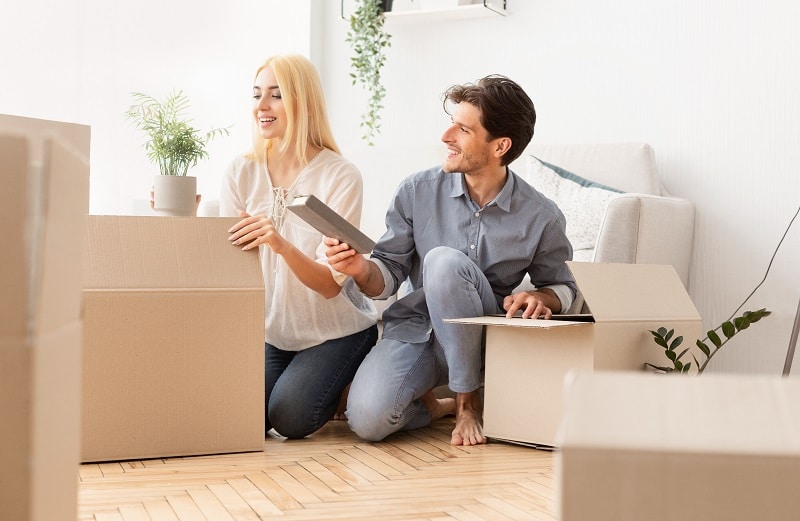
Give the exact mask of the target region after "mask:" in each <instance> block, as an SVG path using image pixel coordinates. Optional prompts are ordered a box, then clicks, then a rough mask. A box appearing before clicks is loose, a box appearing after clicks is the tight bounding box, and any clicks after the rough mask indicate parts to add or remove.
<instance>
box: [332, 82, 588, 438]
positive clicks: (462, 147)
mask: <svg viewBox="0 0 800 521" xmlns="http://www.w3.org/2000/svg"><path fill="white" fill-rule="evenodd" d="M444 104H445V111H446V112H448V114H451V116H452V117H451V119H452V125H451V126H450V127H449V128H448V129H447V130H446V131H445V133H444V135H443V136H442V141H443V142H444V143H445V144H446V145H447V157H446V159H445V162H444V164H443V165H442V167H441V168H433V169H430V170H426V171H423V172H420V173H418V174H415V175H412V176H410V177H408V178H407V179H405V180H404V181H403V182H402V183H401V185H400V187H399V188H398V189H397V192H396V193H395V196H394V200H393V201H392V204H391V206H390V207H389V210H388V211H387V214H386V224H387V231H386V233H385V234H384V235H383V237H382V238H381V239H380V241H379V242H378V244H377V245H376V246H375V249H374V251H373V253H372V255H371V257H370V259H367V258H365V257H364V256H362V255H358V254H356V252H355V251H354V250H352V249H350V247H349V245H347V244H340V243H339V241H337V240H335V239H330V238H326V239H325V241H326V244H327V255H328V262H329V263H330V264H331V266H332V267H333V268H334V269H335V270H337V271H339V272H341V273H345V274H347V275H350V276H352V278H353V279H354V281H355V282H356V284H357V285H358V286H359V288H360V289H361V291H363V292H364V293H365V294H367V295H369V296H371V297H373V298H376V299H384V298H386V297H388V296H390V295H393V294H394V293H396V292H397V290H398V288H399V286H400V284H401V283H403V282H404V281H405V280H406V279H408V284H409V286H410V293H408V294H407V295H405V296H403V297H402V298H400V299H398V300H397V302H395V303H394V304H392V305H391V306H389V307H388V308H387V309H386V310H385V311H384V313H383V323H384V329H383V335H382V338H381V340H380V341H379V342H378V344H377V345H376V346H375V347H374V348H373V349H372V351H371V352H370V353H369V354H368V355H367V357H366V359H365V360H364V361H363V362H362V364H361V366H360V367H359V369H358V371H357V373H356V376H355V379H354V380H353V383H352V385H351V388H350V394H349V398H348V402H347V418H348V421H349V423H350V427H351V428H352V429H353V431H354V432H355V433H356V434H358V435H359V436H360V437H362V438H364V439H367V440H372V441H378V440H382V439H383V438H385V437H386V436H388V435H389V434H391V433H393V432H396V431H398V430H401V429H414V428H419V427H423V426H426V425H429V424H430V422H431V421H434V420H436V419H438V418H441V417H442V416H445V415H447V414H452V413H455V415H456V423H455V428H454V429H453V433H452V436H451V440H450V441H451V443H452V444H453V445H475V444H479V443H485V441H486V438H485V437H484V436H483V432H482V404H481V399H480V395H479V387H480V385H481V367H482V358H483V356H482V355H483V345H482V336H483V335H482V326H475V325H463V324H452V323H447V322H445V321H444V320H446V319H449V318H460V317H474V316H483V315H485V314H490V313H502V312H504V311H505V312H506V316H508V317H512V316H513V315H514V314H515V312H517V311H518V310H522V317H523V318H534V319H535V318H544V319H549V318H550V317H551V316H552V314H553V313H559V312H561V311H562V310H564V311H566V310H567V309H568V308H569V306H570V304H571V303H572V300H573V299H574V297H575V293H576V286H575V282H574V279H573V278H572V276H571V274H570V273H569V270H568V268H567V266H566V264H565V261H567V260H570V259H571V258H572V247H571V245H570V243H569V240H568V239H567V237H566V235H565V228H566V222H565V219H564V216H563V214H562V213H561V212H560V211H559V209H558V208H557V207H556V206H555V204H554V203H553V202H552V201H550V200H549V199H547V198H545V197H544V196H543V195H542V194H540V193H539V192H537V191H536V190H535V189H534V188H533V187H531V186H530V185H528V184H527V183H525V182H524V181H523V180H522V179H521V178H519V177H518V176H517V175H516V174H514V173H513V172H511V171H510V170H509V169H508V168H507V165H508V164H509V163H510V162H511V161H513V160H514V159H516V158H517V157H519V156H520V154H521V153H522V151H523V150H524V149H525V147H526V146H527V145H528V142H529V141H530V139H531V137H532V136H533V127H534V124H535V122H536V112H535V110H534V106H533V102H531V100H530V98H529V97H528V95H527V94H526V93H525V91H524V90H523V89H522V88H521V87H520V86H519V85H517V84H516V83H515V82H513V81H512V80H510V79H508V78H506V77H504V76H496V75H493V76H487V77H485V78H483V79H481V80H479V81H478V83H477V84H474V85H473V84H466V85H457V86H453V87H451V88H450V89H449V90H448V91H447V92H446V93H445V95H444ZM451 105H452V106H454V107H455V108H454V111H452V112H450V110H448V108H449V107H450V106H451ZM526 273H527V274H530V277H531V281H532V282H533V284H534V285H535V287H536V288H537V289H536V290H535V291H531V292H519V293H516V294H512V291H513V290H514V288H516V287H517V286H518V285H519V283H520V282H521V281H522V279H523V277H524V276H525V274H526ZM443 383H449V387H450V389H451V390H452V391H453V392H455V399H453V398H445V399H437V398H436V397H435V396H434V395H433V392H432V389H433V388H434V387H436V386H438V385H441V384H443Z"/></svg>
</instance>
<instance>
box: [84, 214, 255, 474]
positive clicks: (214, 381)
mask: <svg viewBox="0 0 800 521" xmlns="http://www.w3.org/2000/svg"><path fill="white" fill-rule="evenodd" d="M237 220H238V219H236V218H219V217H209V218H202V219H200V218H192V217H130V216H96V215H92V216H89V219H88V235H87V236H88V245H89V247H88V250H87V251H88V256H87V261H86V273H85V282H84V284H85V286H84V288H85V290H84V306H85V309H84V328H85V334H84V357H83V382H84V385H83V402H82V403H83V432H82V434H83V444H82V445H83V447H82V460H83V461H101V460H124V459H140V458H158V457H169V456H185V455H199V454H218V453H227V452H241V451H259V450H262V449H263V444H264V283H263V277H262V273H261V264H260V262H259V259H258V253H257V252H256V251H249V252H244V251H242V250H241V248H237V247H236V246H233V245H232V244H231V243H230V242H229V241H228V240H227V237H228V235H229V234H228V233H227V230H228V229H229V228H230V227H231V225H233V224H234V223H235V222H236V221H237Z"/></svg>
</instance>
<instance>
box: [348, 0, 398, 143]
mask: <svg viewBox="0 0 800 521" xmlns="http://www.w3.org/2000/svg"><path fill="white" fill-rule="evenodd" d="M383 4H384V2H382V1H381V0H358V6H357V8H356V10H355V12H354V13H353V14H352V15H351V16H350V29H349V30H348V31H347V38H346V41H347V42H348V43H349V44H350V46H351V47H352V49H353V56H352V57H351V58H350V65H351V68H352V72H351V73H350V77H351V78H352V79H353V85H356V84H359V85H361V87H363V88H364V90H366V91H367V92H368V93H369V99H368V103H367V110H366V111H365V112H364V113H363V114H362V115H361V127H362V128H363V129H364V135H363V136H362V139H364V140H365V141H366V142H367V143H368V144H369V145H370V146H372V145H374V142H373V141H374V139H375V136H376V135H377V134H378V133H380V126H381V114H380V113H381V110H382V109H383V98H384V97H385V95H386V89H385V88H384V87H383V85H382V84H381V68H382V67H383V65H384V63H386V54H385V52H384V51H385V50H386V48H387V47H390V46H391V35H390V34H389V33H387V32H386V30H385V29H384V27H383V24H384V21H385V19H384V16H383V11H384V6H383Z"/></svg>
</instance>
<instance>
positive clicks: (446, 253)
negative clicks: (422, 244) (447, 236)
mask: <svg viewBox="0 0 800 521" xmlns="http://www.w3.org/2000/svg"><path fill="white" fill-rule="evenodd" d="M470 262H472V261H470V260H469V257H467V256H466V255H464V254H463V253H461V252H460V251H458V250H456V249H454V248H450V247H447V246H438V247H436V248H433V249H432V250H431V251H429V252H428V253H427V255H425V259H424V260H423V265H422V266H423V268H422V273H423V278H424V282H423V284H424V285H425V287H428V286H429V285H430V284H441V283H444V284H447V283H449V282H450V281H453V280H454V277H453V275H456V274H457V273H459V272H460V271H461V268H462V267H464V266H465V265H466V264H468V263H470Z"/></svg>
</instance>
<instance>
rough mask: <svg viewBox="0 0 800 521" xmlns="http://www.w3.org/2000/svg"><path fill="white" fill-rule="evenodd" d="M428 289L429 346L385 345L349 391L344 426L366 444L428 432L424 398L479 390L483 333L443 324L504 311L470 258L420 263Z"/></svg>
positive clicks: (445, 255)
mask: <svg viewBox="0 0 800 521" xmlns="http://www.w3.org/2000/svg"><path fill="white" fill-rule="evenodd" d="M423 287H424V288H425V299H426V301H427V305H428V311H429V313H430V320H431V326H432V328H433V332H432V334H431V338H430V340H429V341H428V342H423V343H408V342H403V341H401V340H396V339H391V338H382V339H381V340H380V341H379V342H378V344H377V345H376V346H375V347H374V348H373V349H372V350H371V351H370V353H369V354H368V355H367V357H366V358H365V359H364V361H363V362H362V363H361V366H360V367H359V369H358V371H357V372H356V376H355V378H354V379H353V383H352V384H351V386H350V395H349V398H348V402H347V419H348V422H349V424H350V428H351V429H353V431H354V432H355V433H356V434H358V436H360V437H361V438H364V439H366V440H370V441H379V440H382V439H384V438H385V437H386V436H388V435H389V434H392V433H393V432H396V431H399V430H401V429H416V428H419V427H424V426H426V425H429V424H430V422H431V417H430V414H429V413H428V410H427V409H426V408H425V406H424V405H423V404H422V402H421V401H420V400H419V398H420V397H421V396H422V395H423V394H425V393H426V392H427V391H429V390H431V389H433V388H434V387H436V386H438V385H442V384H445V383H449V386H450V389H451V390H452V391H454V392H457V393H467V392H471V391H474V390H476V389H478V388H479V387H480V385H481V368H482V360H483V326H476V325H464V324H451V323H446V322H444V319H447V318H462V317H477V316H483V315H485V314H489V313H500V312H502V310H501V308H500V306H499V305H498V302H497V299H496V297H495V295H494V293H493V291H492V287H491V285H490V284H489V281H488V280H487V279H486V276H485V275H484V274H483V272H482V271H481V270H480V269H478V266H477V265H476V264H475V263H474V262H472V261H471V260H470V259H469V258H468V257H467V256H466V255H464V254H463V253H461V252H460V251H458V250H455V249H452V248H446V247H440V248H434V249H433V250H431V251H430V252H429V253H428V255H426V256H425V259H424V260H423Z"/></svg>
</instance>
